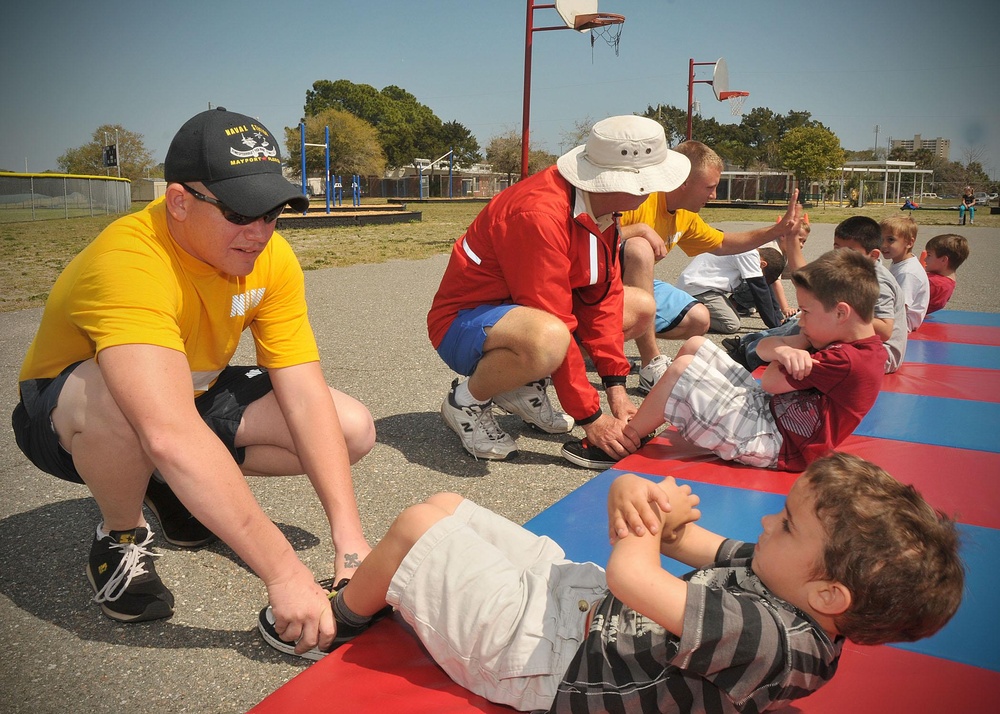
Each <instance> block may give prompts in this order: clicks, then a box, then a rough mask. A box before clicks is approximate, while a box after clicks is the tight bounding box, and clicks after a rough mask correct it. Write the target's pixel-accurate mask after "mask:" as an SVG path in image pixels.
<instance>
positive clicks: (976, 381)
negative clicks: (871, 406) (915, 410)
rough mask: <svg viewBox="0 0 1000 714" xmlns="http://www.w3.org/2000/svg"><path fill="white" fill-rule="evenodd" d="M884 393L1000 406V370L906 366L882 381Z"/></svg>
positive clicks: (918, 364)
mask: <svg viewBox="0 0 1000 714" xmlns="http://www.w3.org/2000/svg"><path fill="white" fill-rule="evenodd" d="M882 391H883V392H902V393H903V394H917V395H923V396H925V397H945V398H948V399H971V400H972V401H978V402H1000V370H997V369H980V368H978V367H956V366H951V365H944V364H923V363H920V362H906V363H904V364H903V366H902V367H900V368H899V371H898V372H896V373H895V374H887V375H885V378H884V379H883V380H882Z"/></svg>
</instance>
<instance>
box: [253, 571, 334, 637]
mask: <svg viewBox="0 0 1000 714" xmlns="http://www.w3.org/2000/svg"><path fill="white" fill-rule="evenodd" d="M267 598H268V601H269V602H270V603H271V610H272V611H273V613H274V629H275V631H276V632H277V633H278V636H279V637H281V639H283V640H285V641H286V642H294V643H295V652H296V654H302V653H303V652H308V651H309V650H311V649H312V648H313V647H319V648H320V649H321V650H322V649H326V648H327V647H329V646H330V643H331V642H333V636H334V634H335V633H336V626H335V625H334V621H333V610H332V608H331V607H330V599H329V597H328V593H327V592H326V591H325V590H323V588H321V587H320V586H319V584H318V583H316V581H315V580H314V579H313V577H312V573H310V572H309V570H308V569H306V568H305V567H300V568H299V569H297V572H296V573H295V575H294V577H292V578H291V579H289V580H287V581H279V582H276V583H267Z"/></svg>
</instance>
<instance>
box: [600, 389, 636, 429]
mask: <svg viewBox="0 0 1000 714" xmlns="http://www.w3.org/2000/svg"><path fill="white" fill-rule="evenodd" d="M604 392H605V395H606V396H607V398H608V408H610V409H611V414H612V415H614V417H615V419H617V420H618V421H621V422H627V421H628V420H629V419H631V418H632V417H634V416H635V413H636V412H637V411H639V408H638V407H636V405H635V403H634V402H633V401H632V400H631V399H629V396H628V392H626V391H625V387H624V386H623V385H615V386H613V387H608V388H607V389H605V390H604Z"/></svg>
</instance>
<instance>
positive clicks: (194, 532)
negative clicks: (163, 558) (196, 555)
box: [143, 471, 218, 548]
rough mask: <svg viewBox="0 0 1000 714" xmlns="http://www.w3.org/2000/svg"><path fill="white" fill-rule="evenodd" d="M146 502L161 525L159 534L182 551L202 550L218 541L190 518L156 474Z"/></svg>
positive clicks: (147, 489)
mask: <svg viewBox="0 0 1000 714" xmlns="http://www.w3.org/2000/svg"><path fill="white" fill-rule="evenodd" d="M143 502H144V503H145V504H146V505H147V506H149V510H150V511H152V512H153V515H154V516H156V520H158V521H159V522H160V534H161V535H162V536H163V539H164V540H165V541H167V542H168V543H170V544H171V545H176V546H178V547H180V548H203V547H204V546H206V545H208V544H209V543H214V542H215V541H217V540H218V538H217V537H216V535H215V534H214V533H212V531H210V530H208V528H206V527H205V526H204V525H202V523H201V521H199V520H198V519H197V518H195V517H194V516H192V515H191V511H189V510H188V509H187V506H185V505H184V504H183V503H181V501H180V499H179V498H177V496H175V495H174V492H173V490H171V488H170V486H168V485H167V482H166V481H164V480H163V477H162V476H160V474H158V473H157V472H155V471H154V472H153V475H152V476H150V477H149V484H148V485H147V486H146V497H145V499H143Z"/></svg>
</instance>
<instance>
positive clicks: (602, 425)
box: [583, 414, 640, 459]
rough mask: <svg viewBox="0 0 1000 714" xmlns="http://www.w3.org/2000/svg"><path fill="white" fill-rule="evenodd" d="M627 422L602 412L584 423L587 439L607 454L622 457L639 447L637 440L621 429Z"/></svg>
mask: <svg viewBox="0 0 1000 714" xmlns="http://www.w3.org/2000/svg"><path fill="white" fill-rule="evenodd" d="M626 423H627V422H624V421H619V420H618V419H615V418H614V417H611V416H608V415H607V414H602V415H601V416H600V417H598V418H597V419H596V420H595V421H592V422H591V423H590V424H584V425H583V430H584V432H586V434H587V441H589V442H590V443H591V444H592V445H594V446H596V447H597V448H599V449H601V450H603V451H604V452H605V453H606V454H608V455H609V456H614V457H617V458H619V459H624V458H625V457H626V456H628V455H629V454H631V453H634V452H635V451H636V450H637V449H638V448H639V445H640V444H639V442H638V441H636V440H634V439H632V438H631V437H629V436H628V435H626V434H625V432H624V431H623V429H624V427H625V424H626Z"/></svg>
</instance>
